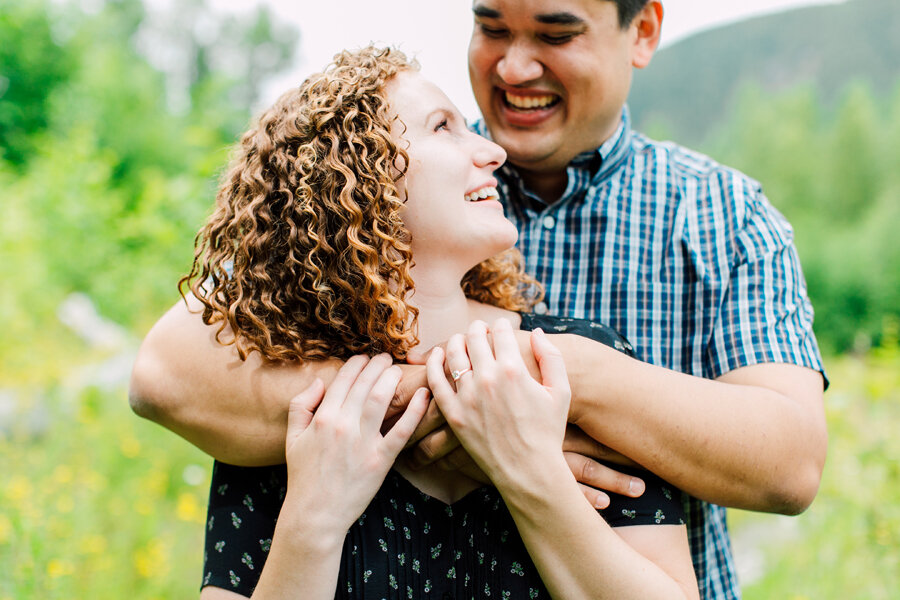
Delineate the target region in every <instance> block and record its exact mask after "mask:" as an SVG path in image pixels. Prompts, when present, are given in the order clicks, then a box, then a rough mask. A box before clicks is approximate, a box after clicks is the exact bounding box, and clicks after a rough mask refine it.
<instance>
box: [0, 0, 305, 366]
mask: <svg viewBox="0 0 900 600" xmlns="http://www.w3.org/2000/svg"><path fill="white" fill-rule="evenodd" d="M0 3H2V4H0V6H2V11H0V39H2V42H0V67H2V68H3V71H2V73H3V78H0V82H3V81H6V80H8V81H10V82H11V83H10V85H9V86H7V87H6V91H5V93H0V142H2V145H3V147H4V148H5V149H6V151H5V152H4V154H3V157H2V158H0V190H2V195H0V210H2V213H3V217H4V218H3V219H2V220H0V280H3V281H5V282H11V283H9V284H7V285H4V288H5V289H4V291H3V294H2V297H0V320H2V322H4V323H11V324H12V325H11V329H12V330H13V331H11V330H7V333H11V334H12V333H14V334H15V335H9V336H7V335H4V338H3V341H2V342H0V364H2V365H3V371H4V372H6V371H7V369H9V370H14V365H17V364H20V363H21V361H23V360H27V357H28V354H27V353H21V352H19V351H18V350H19V349H21V347H22V344H23V343H25V344H26V345H28V346H31V347H34V346H36V345H40V343H39V339H50V338H55V339H60V338H65V335H66V334H65V333H64V332H62V331H61V328H60V325H59V323H58V321H57V319H56V316H55V311H56V307H57V306H58V305H59V303H60V302H61V301H62V299H63V298H65V297H66V295H68V294H69V293H71V292H75V291H78V292H84V293H86V294H88V295H89V296H90V297H91V299H92V300H93V301H94V302H95V304H96V305H97V306H98V308H99V310H100V312H101V314H103V315H105V316H107V317H109V318H112V319H114V320H116V321H118V322H120V323H123V324H126V325H129V326H139V327H142V328H143V327H145V326H146V325H148V324H149V323H151V322H152V320H153V319H155V318H156V317H158V316H159V314H160V313H161V312H162V310H164V309H165V307H166V306H167V305H169V304H171V302H173V301H174V299H175V298H177V291H176V288H175V283H176V282H177V280H178V278H179V276H180V275H181V274H183V273H184V272H185V271H186V269H187V267H188V266H189V264H190V260H191V257H192V241H193V238H194V235H195V233H196V231H197V229H198V228H199V226H200V224H201V223H202V221H203V218H204V215H205V214H207V213H208V212H209V211H210V209H211V206H212V202H213V197H214V192H215V184H216V182H215V176H216V174H217V173H218V171H219V170H220V169H221V168H222V167H223V165H224V164H225V162H226V160H227V152H228V148H229V146H230V145H231V144H232V143H233V142H234V141H236V137H237V135H238V133H239V132H240V131H241V130H243V129H244V128H245V126H246V124H247V122H248V120H249V111H250V108H251V103H252V102H254V101H255V100H256V97H257V94H258V87H259V86H260V85H261V84H262V82H264V81H265V80H266V79H267V78H268V77H271V76H272V75H274V74H275V73H276V72H277V70H279V69H281V68H283V67H284V66H285V65H286V64H287V62H288V60H290V58H291V57H292V56H293V49H294V45H295V42H296V39H297V34H296V32H294V31H291V30H288V29H287V28H285V27H284V26H277V27H276V26H275V24H274V23H273V22H272V19H271V17H270V16H269V15H268V13H267V12H265V11H264V10H260V11H258V12H257V13H256V14H255V15H252V16H251V18H249V19H247V18H246V17H244V18H243V19H239V18H237V17H233V16H221V15H217V14H215V13H212V12H210V11H209V10H207V9H206V8H205V6H204V4H203V3H202V2H200V1H198V0H193V1H192V2H191V3H190V4H189V5H186V6H187V8H186V10H185V11H184V12H182V11H180V10H179V11H178V12H174V13H171V14H169V15H168V16H166V15H161V14H157V13H153V15H152V18H151V16H150V13H146V12H145V9H144V6H143V5H142V4H141V2H140V1H139V0H107V1H106V2H102V3H101V4H99V5H98V6H96V7H95V8H96V11H94V12H92V13H85V12H83V11H82V10H81V9H80V7H79V6H77V5H74V4H70V3H58V2H50V1H49V0H35V1H33V2H31V3H29V4H20V3H13V4H9V3H8V2H7V1H6V0H0ZM179 8H180V7H179ZM167 19H170V20H167ZM151 21H152V22H151ZM148 28H150V29H152V28H157V29H158V30H160V31H166V32H167V35H169V36H174V37H177V38H178V39H181V40H182V41H181V47H184V48H189V49H193V50H192V52H193V54H192V55H191V56H192V58H191V59H190V61H191V64H192V65H193V66H192V70H191V77H190V78H189V79H187V80H185V81H183V83H184V84H185V85H186V87H185V88H184V91H185V93H184V94H183V97H184V98H186V99H187V104H181V105H179V104H178V103H177V102H172V101H171V98H172V96H173V92H172V91H171V90H172V89H174V88H177V86H178V85H179V80H178V79H177V78H174V79H173V78H172V77H171V75H170V73H169V72H167V71H165V70H161V69H160V68H159V67H157V66H154V64H153V62H152V61H153V60H154V59H151V58H149V54H151V53H150V51H148V50H147V49H146V48H145V47H144V44H142V43H140V40H141V39H142V36H145V37H146V36H150V34H149V33H148V31H150V29H148ZM210 31H213V32H215V33H214V35H210V34H209V32H210ZM7 34H8V35H7ZM179 36H180V37H179ZM150 37H152V36H150ZM7 39H11V40H14V43H9V44H8V43H6V41H7ZM157 39H158V38H157ZM173 39H174V38H173ZM256 45H258V46H260V47H263V48H267V49H266V50H265V51H259V52H256V51H255V50H254V47H255V46H256ZM227 53H231V54H232V55H233V56H243V55H245V54H246V55H247V58H246V59H245V60H244V61H243V62H241V63H240V64H241V65H242V67H241V69H235V68H234V67H233V65H234V64H235V63H233V61H231V60H230V59H227V58H223V56H225V54H227ZM182 58H184V55H181V54H177V55H175V57H174V60H175V62H176V63H178V62H179V61H180V60H181V59H182ZM226 65H228V68H226ZM242 69H243V70H242ZM249 73H252V79H251V80H250V81H248V80H247V77H246V76H247V75H248V74H249ZM20 82H25V83H20ZM13 84H14V85H13ZM176 92H177V89H176ZM174 95H175V96H177V95H178V93H175V94H174ZM13 341H15V344H13ZM36 358H38V359H39V357H36ZM32 360H34V358H33V359H32Z"/></svg>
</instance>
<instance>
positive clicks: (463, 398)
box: [428, 320, 699, 600]
mask: <svg viewBox="0 0 900 600" xmlns="http://www.w3.org/2000/svg"><path fill="white" fill-rule="evenodd" d="M491 334H492V340H491V341H490V342H488V338H487V330H486V328H485V326H484V324H483V323H474V324H473V325H472V326H471V327H470V328H469V332H468V334H467V336H466V338H465V340H463V338H462V336H454V337H453V338H451V339H450V341H449V342H448V344H447V352H446V355H447V361H446V365H447V366H448V368H449V369H450V370H451V371H456V372H458V373H462V375H460V376H458V377H457V379H458V382H457V389H456V390H454V389H453V388H452V387H451V386H450V385H449V383H448V382H447V381H446V379H445V377H444V361H443V358H444V353H443V351H441V350H440V349H438V350H437V351H435V352H434V353H433V355H432V356H431V357H430V358H429V360H428V381H429V383H430V384H431V387H432V390H433V392H434V396H435V399H436V400H437V402H438V404H439V405H440V407H441V410H442V411H443V412H444V414H445V415H446V417H447V422H448V423H449V424H450V426H451V427H452V428H453V430H454V432H455V433H456V434H457V436H458V437H459V439H460V441H461V442H462V443H463V445H464V446H465V447H466V448H467V450H468V451H469V452H470V454H471V455H472V456H473V457H474V458H475V460H476V461H477V462H478V465H479V466H480V467H481V468H482V469H483V470H484V471H485V472H486V473H487V474H488V476H489V477H490V478H491V481H492V482H493V483H494V485H496V486H497V489H498V490H499V491H500V494H501V495H502V496H503V499H504V501H505V503H506V505H507V507H508V508H509V511H510V513H511V514H512V516H513V519H514V520H515V522H516V527H517V529H518V531H519V534H520V535H521V536H522V541H523V542H524V543H525V546H526V547H527V548H528V552H529V554H530V555H531V558H532V559H533V560H534V563H535V565H536V566H537V569H538V572H539V573H540V574H541V579H542V580H543V582H544V584H545V585H546V586H547V589H548V590H549V591H550V594H551V596H552V597H554V598H559V599H566V600H572V599H580V598H584V599H588V598H592V599H595V598H667V599H671V598H698V597H699V592H698V589H697V582H696V578H695V576H694V572H693V568H692V565H691V556H690V550H689V547H688V541H687V530H686V528H685V527H684V526H680V525H665V526H662V525H660V526H637V527H630V528H624V529H626V530H628V529H631V530H632V531H624V532H622V535H620V534H619V532H618V530H613V529H612V528H611V527H610V526H609V525H608V524H607V523H606V521H604V520H603V518H602V517H601V516H600V515H599V514H598V513H597V511H596V510H594V508H593V507H592V506H591V505H590V504H589V503H588V502H587V501H586V500H585V498H584V496H583V495H582V493H581V490H580V489H579V487H578V483H577V481H576V480H575V477H574V476H573V475H572V473H571V471H570V470H569V467H568V465H567V464H566V460H565V457H564V456H563V453H562V450H561V448H562V439H563V436H564V435H565V428H566V417H567V415H568V412H569V396H570V392H569V387H568V378H567V375H566V369H565V366H564V364H563V361H562V356H561V354H560V353H559V351H558V350H556V348H554V347H553V346H552V345H551V344H550V343H549V342H548V341H547V339H546V337H545V336H544V335H543V334H542V333H541V332H540V331H537V332H535V333H533V334H532V347H533V350H534V356H535V358H537V359H538V362H539V364H540V372H541V376H542V383H543V385H541V383H538V382H536V381H534V379H533V378H532V376H531V375H530V374H529V373H528V370H527V369H526V367H525V365H524V363H523V361H522V359H521V355H520V353H519V348H518V344H517V343H516V340H515V336H514V333H513V331H512V329H511V327H510V326H509V324H508V322H506V321H505V320H499V321H498V322H497V323H496V324H495V325H494V326H493V327H492V329H491ZM468 365H471V368H468ZM626 540H627V541H626Z"/></svg>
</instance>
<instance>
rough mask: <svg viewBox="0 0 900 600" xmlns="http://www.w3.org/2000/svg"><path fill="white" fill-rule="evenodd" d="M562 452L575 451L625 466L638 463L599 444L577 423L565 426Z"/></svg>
mask: <svg viewBox="0 0 900 600" xmlns="http://www.w3.org/2000/svg"><path fill="white" fill-rule="evenodd" d="M563 452H575V453H577V454H583V455H584V456H587V457H590V458H593V459H594V460H602V461H605V462H613V463H616V464H617V465H622V466H626V467H637V466H638V464H637V463H636V462H634V461H633V460H631V459H630V458H628V457H627V456H625V455H623V454H619V453H618V452H616V451H615V450H613V449H612V448H610V447H609V446H607V445H605V444H601V443H600V442H598V441H597V440H595V439H594V438H592V437H591V436H589V435H588V434H586V433H585V432H584V431H582V429H581V428H580V427H578V426H577V425H571V424H570V425H568V426H567V427H566V437H565V438H564V439H563Z"/></svg>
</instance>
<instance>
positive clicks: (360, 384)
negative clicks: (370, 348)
mask: <svg viewBox="0 0 900 600" xmlns="http://www.w3.org/2000/svg"><path fill="white" fill-rule="evenodd" d="M393 363H394V359H393V358H391V355H390V354H386V353H382V354H378V355H377V356H373V357H372V358H371V359H370V360H369V363H368V364H367V365H366V366H365V367H364V368H363V370H362V371H361V372H360V373H359V375H357V376H356V380H355V381H354V382H353V385H352V386H350V390H349V391H348V392H347V395H346V397H345V398H344V402H343V404H342V409H343V410H345V411H347V414H348V416H350V417H351V418H359V416H360V415H361V413H362V409H363V406H364V405H365V404H366V400H367V399H368V398H369V394H371V393H372V389H373V388H374V387H375V384H376V383H377V382H378V381H379V380H380V379H381V376H382V375H383V374H384V372H385V371H386V370H388V369H390V368H391V367H392V365H393ZM395 376H396V377H397V379H396V381H400V374H399V373H395ZM394 387H395V388H396V385H395V386H394ZM393 393H394V390H391V395H393Z"/></svg>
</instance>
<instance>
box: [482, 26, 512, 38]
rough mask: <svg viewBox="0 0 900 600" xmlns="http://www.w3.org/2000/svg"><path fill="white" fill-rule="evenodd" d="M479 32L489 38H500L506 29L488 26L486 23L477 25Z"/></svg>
mask: <svg viewBox="0 0 900 600" xmlns="http://www.w3.org/2000/svg"><path fill="white" fill-rule="evenodd" d="M479 27H481V33H483V34H484V35H486V36H488V37H491V38H500V37H503V36H504V35H506V30H505V29H502V28H498V27H488V26H487V25H479Z"/></svg>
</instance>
